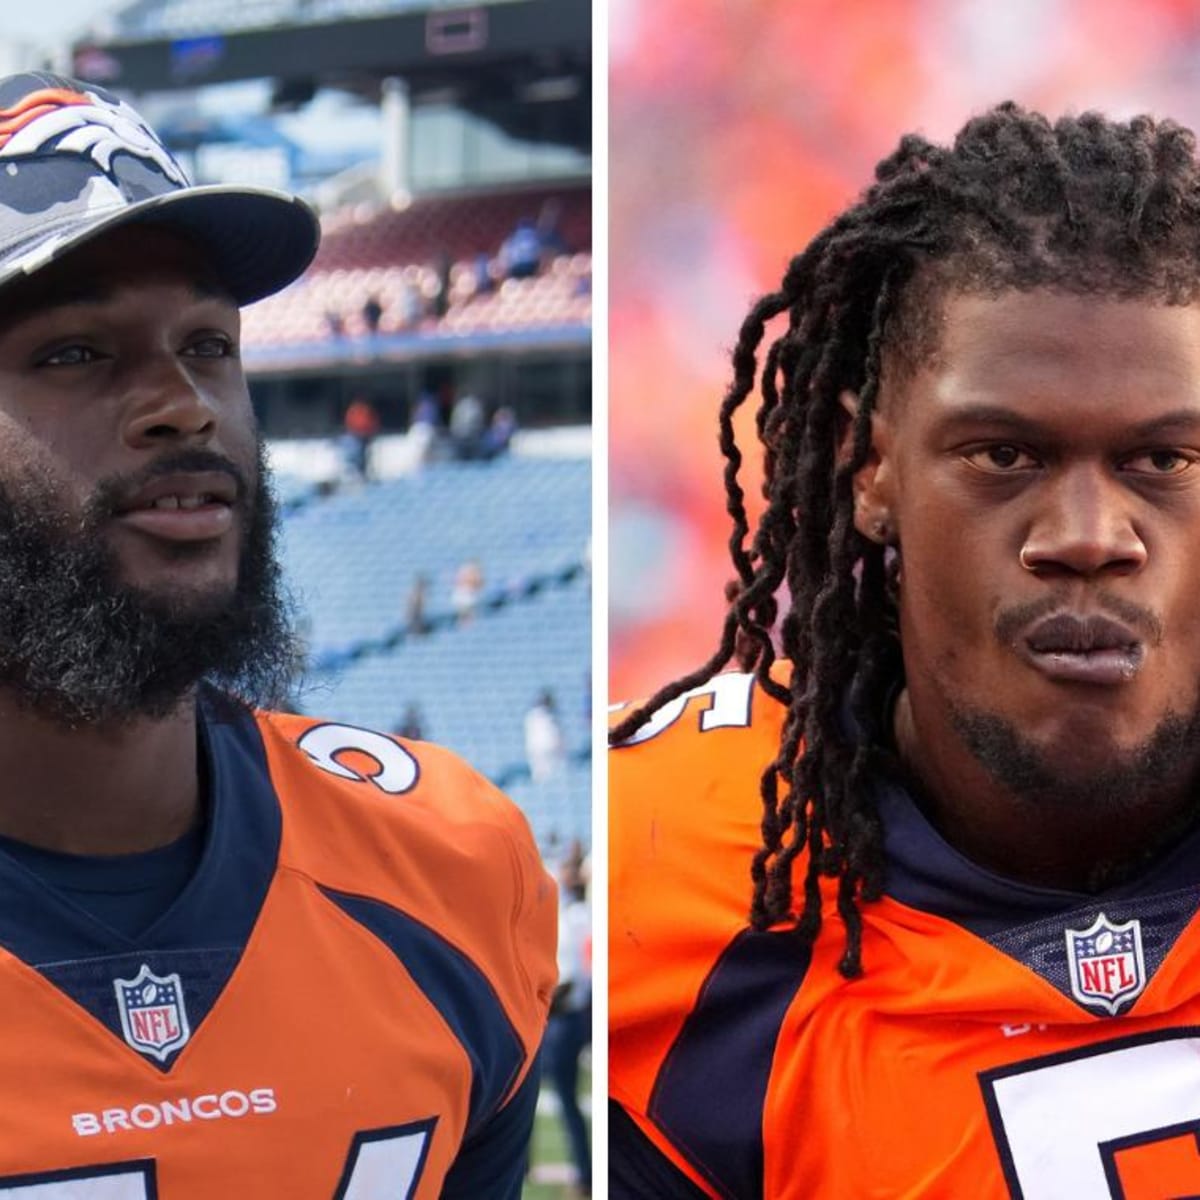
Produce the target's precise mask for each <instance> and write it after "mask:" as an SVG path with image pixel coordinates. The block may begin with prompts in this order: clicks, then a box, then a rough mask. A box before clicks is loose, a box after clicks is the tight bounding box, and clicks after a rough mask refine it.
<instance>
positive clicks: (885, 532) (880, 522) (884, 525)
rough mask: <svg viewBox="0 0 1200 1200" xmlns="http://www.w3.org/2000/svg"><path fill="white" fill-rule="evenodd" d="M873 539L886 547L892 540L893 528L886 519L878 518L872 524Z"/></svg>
mask: <svg viewBox="0 0 1200 1200" xmlns="http://www.w3.org/2000/svg"><path fill="white" fill-rule="evenodd" d="M871 539H872V540H873V541H876V542H878V543H879V544H880V545H881V546H886V545H887V544H888V542H890V541H891V540H892V527H891V525H889V524H888V521H887V518H886V517H876V518H875V519H874V520H873V521H872V522H871Z"/></svg>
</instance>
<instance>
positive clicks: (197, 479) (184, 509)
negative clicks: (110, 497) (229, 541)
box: [117, 471, 238, 542]
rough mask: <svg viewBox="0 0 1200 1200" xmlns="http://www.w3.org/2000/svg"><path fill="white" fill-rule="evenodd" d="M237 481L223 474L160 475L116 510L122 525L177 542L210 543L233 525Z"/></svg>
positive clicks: (204, 472)
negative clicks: (208, 541)
mask: <svg viewBox="0 0 1200 1200" xmlns="http://www.w3.org/2000/svg"><path fill="white" fill-rule="evenodd" d="M237 497H238V486H237V482H236V480H234V479H233V478H232V477H231V476H230V475H228V474H227V473H225V472H223V471H189V472H183V471H181V472H174V473H171V474H166V475H158V476H156V477H155V478H154V479H152V480H151V481H150V482H149V483H147V484H145V485H144V486H143V487H141V488H139V489H138V491H137V492H135V493H134V494H133V495H132V496H130V497H128V498H127V499H125V500H123V501H122V502H121V503H120V504H119V505H118V507H117V519H118V520H119V521H120V522H121V524H123V525H126V526H129V527H132V528H134V529H137V530H139V531H140V532H142V533H146V534H149V535H150V536H152V537H157V538H163V539H165V540H167V541H174V542H197V541H207V540H210V539H212V538H217V537H220V536H221V535H222V534H224V533H226V532H228V531H229V529H230V528H231V527H232V525H233V506H234V504H235V503H236V501H237Z"/></svg>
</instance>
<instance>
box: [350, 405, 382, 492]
mask: <svg viewBox="0 0 1200 1200" xmlns="http://www.w3.org/2000/svg"><path fill="white" fill-rule="evenodd" d="M343 428H344V432H343V434H342V449H343V452H344V457H345V463H346V466H347V467H348V468H349V470H350V472H351V474H352V475H354V476H356V477H357V478H358V479H366V478H367V475H368V469H369V466H370V451H371V443H372V442H373V441H374V440H375V436H376V435H377V434H378V433H379V414H378V413H377V412H376V411H375V408H374V406H373V405H372V404H371V402H370V401H369V400H368V399H367V398H366V397H365V396H363V395H361V394H360V395H357V396H355V397H354V399H353V400H351V401H350V404H349V406H348V407H347V409H346V415H345V418H344V420H343Z"/></svg>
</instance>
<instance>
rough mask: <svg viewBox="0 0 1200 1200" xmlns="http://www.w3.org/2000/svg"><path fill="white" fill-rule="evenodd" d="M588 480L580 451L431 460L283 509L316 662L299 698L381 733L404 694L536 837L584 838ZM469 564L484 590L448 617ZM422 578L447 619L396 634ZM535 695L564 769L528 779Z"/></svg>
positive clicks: (290, 575)
mask: <svg viewBox="0 0 1200 1200" xmlns="http://www.w3.org/2000/svg"><path fill="white" fill-rule="evenodd" d="M589 487H590V467H589V463H588V462H587V461H586V460H559V459H550V460H536V459H519V458H518V459H500V460H496V461H494V462H492V463H487V464H438V465H433V466H430V467H428V468H426V469H425V470H424V471H422V472H421V473H419V474H417V475H414V476H410V477H406V478H402V479H395V480H390V481H387V482H384V483H379V484H374V485H371V486H369V487H366V488H364V489H361V490H359V491H356V492H352V493H348V494H339V495H335V496H331V497H329V498H327V499H322V500H320V501H319V502H316V503H308V504H305V505H303V506H299V507H296V508H295V509H294V510H292V511H291V512H290V514H289V515H288V516H287V518H286V520H285V522H284V527H283V544H282V552H283V553H282V557H283V562H284V567H285V572H286V575H287V579H288V582H289V585H290V587H291V588H292V590H293V592H294V593H295V595H296V598H297V600H298V601H299V603H300V606H301V609H302V612H303V614H304V623H305V626H306V629H307V634H308V641H309V646H310V651H311V661H312V662H313V664H314V669H312V670H311V671H310V675H309V679H308V681H307V686H306V688H305V690H304V691H303V693H302V695H301V696H300V697H299V702H300V705H301V706H302V707H303V708H304V709H305V710H307V711H311V712H315V713H320V714H321V715H323V716H328V717H330V718H333V719H335V720H341V721H346V722H349V723H351V724H357V725H365V726H368V727H373V728H380V729H384V730H391V729H394V728H395V727H396V725H397V724H398V722H399V720H400V718H401V716H402V714H403V713H404V712H405V710H406V708H407V707H408V706H409V705H410V704H414V703H415V704H416V705H417V706H418V707H419V709H420V711H421V716H422V721H423V724H424V732H425V735H426V736H427V737H429V738H430V739H431V740H433V741H437V742H439V743H441V744H443V745H446V746H449V747H451V748H452V749H454V750H457V751H458V752H459V753H461V754H463V756H464V757H466V758H467V759H468V760H469V761H470V762H472V763H473V764H474V765H475V766H476V767H478V768H479V769H480V770H481V771H483V772H484V773H485V774H487V775H489V776H490V777H491V778H493V779H495V780H497V781H498V782H500V783H501V784H503V785H504V786H506V787H507V788H508V790H509V791H510V792H511V793H512V794H513V795H514V797H516V798H518V800H519V802H520V803H521V804H522V807H524V808H525V809H526V812H527V814H528V815H529V817H530V820H531V822H532V823H533V825H534V828H535V832H536V833H537V834H538V836H539V840H540V841H542V842H543V844H546V845H549V844H551V843H552V842H553V840H554V839H556V838H557V839H560V840H564V841H565V840H568V839H570V838H571V837H580V838H582V839H583V840H584V841H585V842H586V841H588V836H587V834H588V831H587V828H586V826H587V817H586V814H587V812H588V797H589V779H590V770H589V766H590V764H589V762H588V747H589V741H590V730H589V725H588V717H587V703H588V698H587V697H588V689H589V686H590V676H589V673H588V667H589V662H590V643H591V589H590V576H589V574H588V572H587V570H586V569H585V568H584V566H583V558H584V554H585V546H586V544H587V538H588V529H589V500H588V496H589ZM281 491H282V492H283V494H285V495H290V494H292V491H293V489H292V488H291V485H289V484H287V483H284V484H283V485H282V487H281ZM467 559H476V560H477V561H478V562H479V563H480V565H481V566H482V568H483V574H484V579H485V585H484V588H483V593H482V595H481V598H480V601H479V604H478V606H477V609H476V612H475V615H474V616H473V617H472V619H470V620H469V621H467V622H465V623H458V622H457V621H455V620H454V619H453V617H452V615H451V599H450V597H451V590H452V585H453V580H454V576H455V573H456V571H457V569H458V567H459V566H460V565H461V564H462V563H463V562H464V561H465V560H467ZM419 574H421V575H425V576H426V577H427V578H428V579H429V581H430V587H429V592H428V598H427V603H426V612H427V615H428V616H429V617H431V618H444V620H440V619H439V620H435V621H434V624H435V626H436V627H435V628H434V629H432V630H431V631H430V632H428V633H426V634H424V635H423V636H406V635H404V633H403V617H404V606H405V598H406V596H407V594H408V591H409V589H410V588H411V586H412V583H413V580H414V579H415V578H416V576H417V575H419ZM389 630H390V631H392V632H393V633H394V634H397V635H398V636H394V637H393V638H392V639H390V641H391V644H390V645H389V644H388V641H389V639H387V638H385V637H384V636H383V635H384V634H386V633H387V632H388V631H389ZM544 689H549V690H550V691H551V692H553V693H554V695H555V697H556V701H557V704H558V712H559V719H560V723H561V725H562V727H563V731H564V734H565V737H566V742H567V747H568V752H569V754H570V755H571V759H572V762H571V765H570V768H569V769H568V770H567V771H566V772H565V773H564V774H563V775H562V776H561V777H560V778H556V779H553V780H550V781H542V782H537V783H535V782H533V781H532V780H530V779H529V777H528V771H527V768H526V766H525V752H524V717H525V713H526V712H527V710H528V709H529V708H530V707H531V705H532V704H533V703H534V700H535V699H536V697H537V696H538V694H539V693H540V692H542V691H543V690H544ZM581 826H583V827H582V828H581Z"/></svg>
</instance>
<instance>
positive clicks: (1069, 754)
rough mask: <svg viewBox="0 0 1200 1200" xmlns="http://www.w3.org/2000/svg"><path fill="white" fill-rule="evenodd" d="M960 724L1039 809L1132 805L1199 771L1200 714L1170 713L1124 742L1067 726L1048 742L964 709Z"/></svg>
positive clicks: (969, 740)
mask: <svg viewBox="0 0 1200 1200" xmlns="http://www.w3.org/2000/svg"><path fill="white" fill-rule="evenodd" d="M953 721H954V727H955V730H956V731H957V733H958V735H959V737H961V738H962V740H963V743H964V744H965V745H966V747H967V749H968V750H970V752H971V753H972V755H973V756H974V757H975V758H976V759H977V760H978V761H979V762H980V764H981V765H982V766H983V767H985V768H986V770H987V771H988V773H989V774H990V775H991V776H992V777H993V778H994V779H995V780H996V781H997V782H998V783H1000V784H1002V785H1003V786H1004V787H1005V788H1006V790H1008V791H1009V792H1011V793H1012V794H1013V795H1014V796H1015V797H1017V798H1018V799H1025V800H1028V801H1030V802H1035V803H1037V804H1039V805H1058V806H1063V807H1065V806H1068V805H1070V806H1084V807H1088V808H1094V807H1096V806H1099V805H1108V806H1125V805H1128V804H1131V803H1136V802H1137V801H1138V799H1139V798H1140V797H1143V796H1147V795H1151V794H1153V793H1154V792H1155V791H1156V790H1157V789H1158V788H1160V787H1161V786H1162V785H1163V782H1164V781H1166V780H1169V779H1175V778H1181V777H1184V776H1186V775H1190V774H1192V773H1193V772H1194V771H1195V770H1196V765H1197V759H1198V756H1200V755H1198V750H1200V716H1198V715H1197V714H1193V715H1192V716H1191V718H1190V719H1189V718H1185V717H1183V716H1181V715H1179V714H1177V713H1168V714H1166V715H1165V716H1164V717H1163V718H1162V720H1161V721H1159V723H1158V724H1157V725H1156V726H1155V727H1154V728H1153V729H1151V730H1150V731H1149V732H1148V733H1146V734H1145V735H1144V736H1142V737H1141V738H1140V739H1137V738H1131V739H1130V742H1129V743H1126V744H1122V743H1121V742H1119V741H1117V740H1116V738H1115V737H1114V736H1113V732H1112V729H1111V725H1110V726H1108V727H1103V726H1098V725H1094V724H1092V723H1090V722H1085V723H1084V727H1082V728H1081V727H1080V722H1079V721H1077V720H1067V721H1065V722H1063V723H1060V724H1059V725H1058V726H1057V727H1056V728H1055V730H1054V731H1053V734H1052V735H1050V736H1043V737H1042V738H1041V739H1040V740H1039V739H1038V738H1036V737H1034V736H1031V735H1030V734H1029V733H1028V732H1027V731H1026V730H1025V729H1024V728H1023V727H1018V726H1017V725H1016V724H1015V723H1013V722H1012V721H1010V720H1008V719H1006V718H1004V717H1001V716H999V715H997V714H995V713H986V712H980V711H965V710H961V709H959V710H956V711H955V712H954V713H953Z"/></svg>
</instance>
